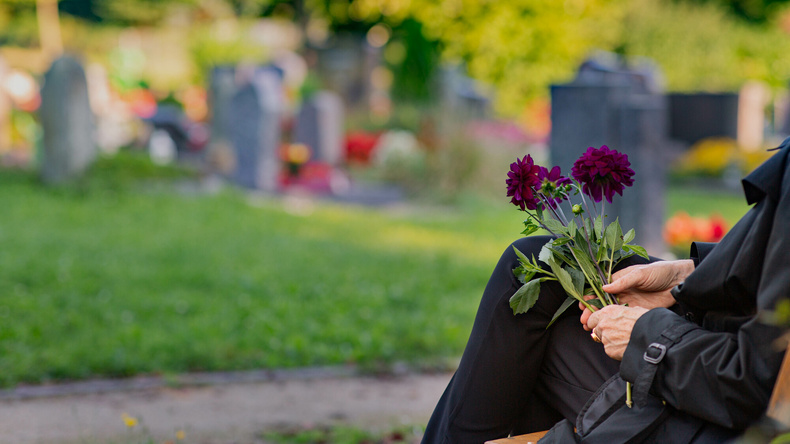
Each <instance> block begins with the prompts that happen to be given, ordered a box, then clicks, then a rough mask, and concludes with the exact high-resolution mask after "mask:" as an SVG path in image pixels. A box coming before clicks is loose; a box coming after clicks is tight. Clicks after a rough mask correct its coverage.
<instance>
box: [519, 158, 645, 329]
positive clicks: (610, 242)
mask: <svg viewBox="0 0 790 444" xmlns="http://www.w3.org/2000/svg"><path fill="white" fill-rule="evenodd" d="M630 165H631V164H630V163H629V162H628V157H627V156H626V155H624V154H621V153H619V152H617V151H615V150H610V149H609V148H608V147H607V146H605V145H604V146H602V147H601V148H599V149H595V148H592V147H590V148H588V149H587V151H586V152H585V153H584V154H582V156H581V157H579V159H578V160H576V162H575V163H574V165H573V170H572V175H573V179H574V180H571V179H570V178H567V177H563V176H562V175H561V172H560V168H559V167H556V166H555V167H554V168H552V170H551V171H549V170H548V169H547V168H545V167H542V166H539V165H535V163H534V161H533V160H532V157H531V156H529V155H527V156H525V157H524V158H523V159H517V160H516V162H515V163H513V164H511V165H510V172H508V179H507V180H506V183H507V185H508V193H507V195H508V196H509V197H511V198H512V199H511V203H513V204H514V205H516V206H517V207H519V208H520V209H521V210H522V211H524V212H526V213H527V215H528V218H527V219H526V220H525V221H524V225H525V230H524V231H523V232H522V234H525V235H529V234H532V233H534V232H535V231H537V230H538V229H540V228H543V229H545V230H546V231H548V232H549V233H551V234H552V235H553V236H554V239H553V240H552V241H550V242H548V243H547V244H546V245H545V246H544V247H543V249H542V250H541V252H540V254H539V257H538V259H539V260H540V262H542V264H545V265H548V269H546V268H545V267H544V266H543V265H542V264H541V263H539V262H538V261H537V260H536V259H535V258H534V257H532V258H527V257H526V256H524V254H523V253H521V252H520V251H518V250H517V249H516V254H517V255H518V257H519V262H520V266H519V267H517V268H516V269H515V270H513V272H514V273H515V275H516V276H517V277H518V278H519V280H521V282H522V283H524V285H523V286H522V287H521V288H519V290H518V291H517V292H516V293H515V294H514V295H513V297H512V298H511V299H510V306H511V308H512V309H513V313H514V314H518V313H525V312H527V311H528V310H529V309H530V308H532V306H533V305H535V302H536V301H537V298H538V294H539V291H540V284H541V283H542V282H546V281H550V280H556V281H559V283H560V285H562V287H563V289H564V290H565V292H566V293H567V294H568V300H566V302H565V303H564V304H563V305H562V306H561V307H560V309H559V310H558V311H557V313H555V315H554V319H553V320H552V323H553V322H554V320H556V319H557V317H559V315H560V314H562V313H563V312H564V311H565V310H566V309H567V308H568V307H569V306H570V305H572V304H573V303H574V301H578V302H579V303H581V304H582V305H583V306H585V307H587V308H588V309H590V310H594V308H601V307H603V306H606V305H611V304H616V303H618V301H617V299H616V298H615V297H614V296H612V295H611V294H609V293H607V292H605V291H604V290H603V285H605V284H607V283H609V282H610V281H611V279H612V272H613V270H614V267H615V266H616V265H617V264H618V263H619V262H620V261H622V260H623V259H626V258H628V257H630V256H633V255H634V254H638V255H640V256H643V257H647V252H646V251H645V250H644V248H642V247H640V246H638V245H631V244H630V242H631V241H632V240H633V239H634V237H635V232H634V230H629V231H628V232H627V233H625V234H623V231H622V229H621V227H620V223H619V222H618V221H614V222H612V223H610V224H608V225H607V226H605V225H604V218H605V206H604V205H605V202H604V198H606V201H608V202H610V203H611V202H612V198H613V197H614V194H615V193H618V194H620V195H622V192H623V189H624V188H625V187H626V186H631V185H633V176H634V171H633V170H632V169H631V168H629V167H630ZM572 194H574V195H578V196H579V197H580V199H581V201H580V202H579V203H577V204H573V205H571V211H570V214H566V213H565V212H564V210H563V209H562V207H561V205H560V203H562V202H563V201H569V199H570V198H571V195H572ZM598 203H600V209H599V208H598V206H597V204H598ZM586 295H592V296H594V298H593V299H590V300H588V298H585V296H586ZM549 325H551V323H550V324H549Z"/></svg>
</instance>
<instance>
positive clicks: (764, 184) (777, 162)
mask: <svg viewBox="0 0 790 444" xmlns="http://www.w3.org/2000/svg"><path fill="white" fill-rule="evenodd" d="M776 150H778V151H779V152H778V153H776V154H774V155H773V156H772V157H771V158H770V159H768V160H767V161H766V162H765V163H763V164H762V165H760V167H759V168H757V169H756V170H754V171H752V173H751V174H749V175H748V176H746V177H745V178H744V179H743V180H742V181H741V183H742V184H743V192H744V194H745V195H746V201H747V202H748V203H749V205H752V204H754V203H756V202H759V201H760V200H762V198H763V197H765V196H766V195H767V196H770V197H771V198H772V199H773V200H774V201H775V202H776V201H778V200H779V194H780V192H781V190H782V178H783V177H784V174H783V173H784V169H785V165H786V162H787V153H788V152H789V151H790V137H788V138H787V139H785V140H784V142H782V144H781V145H779V147H778V148H776Z"/></svg>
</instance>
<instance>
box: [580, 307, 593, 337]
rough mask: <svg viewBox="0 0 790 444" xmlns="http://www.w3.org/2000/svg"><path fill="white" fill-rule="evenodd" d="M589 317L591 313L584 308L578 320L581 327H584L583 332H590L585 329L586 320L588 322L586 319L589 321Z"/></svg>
mask: <svg viewBox="0 0 790 444" xmlns="http://www.w3.org/2000/svg"><path fill="white" fill-rule="evenodd" d="M590 316H592V312H591V311H590V310H589V309H586V308H585V309H584V311H583V312H582V315H581V317H580V318H579V321H581V323H582V326H583V327H584V329H585V330H587V331H589V330H590V329H589V328H588V327H587V320H588V319H590Z"/></svg>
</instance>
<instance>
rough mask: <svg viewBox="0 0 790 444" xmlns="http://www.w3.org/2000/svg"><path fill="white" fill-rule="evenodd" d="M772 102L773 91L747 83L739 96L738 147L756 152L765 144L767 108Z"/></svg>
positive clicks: (762, 85) (760, 85)
mask: <svg viewBox="0 0 790 444" xmlns="http://www.w3.org/2000/svg"><path fill="white" fill-rule="evenodd" d="M770 101H771V91H770V90H769V89H768V87H767V86H765V85H764V84H762V83H760V82H755V81H751V82H746V84H745V85H743V87H742V88H741V92H740V94H739V96H738V145H739V146H741V147H742V148H744V149H746V150H747V151H756V150H758V149H760V147H761V146H762V144H763V139H764V133H765V120H766V119H765V108H766V107H767V106H768V104H769V103H770Z"/></svg>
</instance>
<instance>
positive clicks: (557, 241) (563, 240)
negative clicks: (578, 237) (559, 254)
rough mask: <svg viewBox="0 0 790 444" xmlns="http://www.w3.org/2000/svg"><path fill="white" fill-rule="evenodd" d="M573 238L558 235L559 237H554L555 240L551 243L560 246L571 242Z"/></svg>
mask: <svg viewBox="0 0 790 444" xmlns="http://www.w3.org/2000/svg"><path fill="white" fill-rule="evenodd" d="M572 240H573V239H571V238H570V237H566V236H563V237H558V238H556V239H554V241H553V242H552V243H551V244H552V245H554V246H555V247H559V246H561V245H565V244H567V243H568V242H570V241H572Z"/></svg>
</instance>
